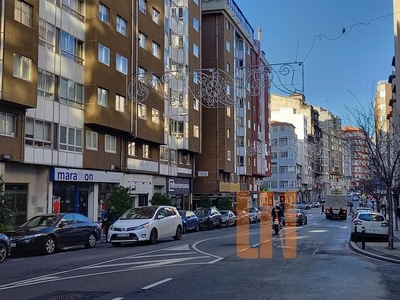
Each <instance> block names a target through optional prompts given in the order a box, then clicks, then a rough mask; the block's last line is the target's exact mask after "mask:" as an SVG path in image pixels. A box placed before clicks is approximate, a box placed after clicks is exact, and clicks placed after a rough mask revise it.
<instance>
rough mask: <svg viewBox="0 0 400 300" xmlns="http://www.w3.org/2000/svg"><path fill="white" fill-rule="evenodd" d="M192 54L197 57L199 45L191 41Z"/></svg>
mask: <svg viewBox="0 0 400 300" xmlns="http://www.w3.org/2000/svg"><path fill="white" fill-rule="evenodd" d="M193 55H194V56H196V57H199V46H197V45H196V44H195V43H193Z"/></svg>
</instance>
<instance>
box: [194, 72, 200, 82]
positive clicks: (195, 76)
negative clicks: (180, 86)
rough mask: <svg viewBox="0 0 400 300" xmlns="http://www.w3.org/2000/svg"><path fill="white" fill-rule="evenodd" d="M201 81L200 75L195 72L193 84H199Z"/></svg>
mask: <svg viewBox="0 0 400 300" xmlns="http://www.w3.org/2000/svg"><path fill="white" fill-rule="evenodd" d="M199 81H200V75H199V73H198V72H196V71H193V83H195V84H199Z"/></svg>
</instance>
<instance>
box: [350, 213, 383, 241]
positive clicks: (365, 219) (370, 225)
mask: <svg viewBox="0 0 400 300" xmlns="http://www.w3.org/2000/svg"><path fill="white" fill-rule="evenodd" d="M363 227H364V228H365V236H366V237H383V238H385V239H387V238H388V236H389V223H388V222H387V221H386V220H385V217H384V216H383V215H382V214H381V213H378V212H374V211H359V212H358V213H357V215H356V217H355V218H354V220H353V221H352V226H351V240H352V241H354V240H355V238H356V228H357V238H358V240H360V237H361V233H362V228H363Z"/></svg>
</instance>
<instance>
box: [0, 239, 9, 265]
mask: <svg viewBox="0 0 400 300" xmlns="http://www.w3.org/2000/svg"><path fill="white" fill-rule="evenodd" d="M10 252H11V243H10V240H9V239H8V237H7V236H6V235H5V234H3V233H0V263H2V262H3V261H4V260H5V259H6V258H7V256H8V255H10Z"/></svg>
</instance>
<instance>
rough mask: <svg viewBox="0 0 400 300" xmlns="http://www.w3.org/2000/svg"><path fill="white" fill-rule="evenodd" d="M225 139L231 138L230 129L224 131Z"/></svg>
mask: <svg viewBox="0 0 400 300" xmlns="http://www.w3.org/2000/svg"><path fill="white" fill-rule="evenodd" d="M226 137H227V138H228V139H229V138H230V137H231V129H230V128H227V129H226Z"/></svg>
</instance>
